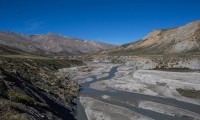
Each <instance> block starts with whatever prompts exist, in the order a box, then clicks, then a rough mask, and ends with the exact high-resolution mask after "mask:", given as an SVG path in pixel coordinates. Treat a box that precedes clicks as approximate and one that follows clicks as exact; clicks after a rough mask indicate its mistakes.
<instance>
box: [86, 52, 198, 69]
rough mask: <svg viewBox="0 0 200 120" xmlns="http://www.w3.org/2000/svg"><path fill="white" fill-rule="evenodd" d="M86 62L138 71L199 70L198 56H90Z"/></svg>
mask: <svg viewBox="0 0 200 120" xmlns="http://www.w3.org/2000/svg"><path fill="white" fill-rule="evenodd" d="M86 60H90V61H91V60H92V61H93V62H94V63H107V62H112V63H125V64H126V65H128V66H133V67H136V68H138V69H171V68H179V69H193V70H200V58H199V57H198V56H146V57H145V56H143V57H142V56H108V55H96V56H92V57H91V56H90V58H87V59H86Z"/></svg>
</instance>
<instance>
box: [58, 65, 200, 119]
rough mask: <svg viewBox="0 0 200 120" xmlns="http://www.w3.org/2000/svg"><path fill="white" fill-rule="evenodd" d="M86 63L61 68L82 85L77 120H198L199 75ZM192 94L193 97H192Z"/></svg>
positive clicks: (60, 71) (63, 72)
mask: <svg viewBox="0 0 200 120" xmlns="http://www.w3.org/2000/svg"><path fill="white" fill-rule="evenodd" d="M136 67H137V66H135V67H133V66H128V65H119V64H88V65H86V66H82V67H73V68H66V69H60V70H59V72H58V73H57V74H58V75H60V76H63V75H66V74H68V75H71V76H70V77H71V78H72V79H73V80H74V81H77V82H78V83H79V84H80V85H81V86H82V89H83V90H82V91H81V92H80V95H79V98H78V102H77V103H78V109H77V118H78V120H87V119H88V120H150V119H155V120H199V119H200V100H199V98H200V96H199V92H200V87H199V86H200V82H199V77H200V73H199V72H198V71H196V72H175V71H160V70H142V69H136ZM192 94H193V95H192Z"/></svg>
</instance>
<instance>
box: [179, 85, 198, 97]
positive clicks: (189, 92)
mask: <svg viewBox="0 0 200 120" xmlns="http://www.w3.org/2000/svg"><path fill="white" fill-rule="evenodd" d="M176 90H177V91H178V93H179V94H181V95H182V96H185V97H189V98H198V99H200V90H190V89H182V88H177V89H176Z"/></svg>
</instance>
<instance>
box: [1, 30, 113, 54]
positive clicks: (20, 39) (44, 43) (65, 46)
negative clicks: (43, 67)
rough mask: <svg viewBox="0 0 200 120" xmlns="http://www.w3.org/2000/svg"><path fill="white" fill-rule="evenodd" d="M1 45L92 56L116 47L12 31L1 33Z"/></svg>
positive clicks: (43, 51) (38, 51)
mask: <svg viewBox="0 0 200 120" xmlns="http://www.w3.org/2000/svg"><path fill="white" fill-rule="evenodd" d="M0 44H1V45H5V46H9V47H12V48H16V49H19V50H22V51H26V52H33V53H40V54H53V55H54V54H56V55H80V54H90V53H95V52H99V51H101V50H105V49H109V48H112V47H114V46H115V45H111V44H106V43H101V42H95V41H88V40H81V39H79V38H71V37H66V36H63V35H59V34H54V33H48V34H32V35H25V34H19V33H15V32H10V31H2V32H0Z"/></svg>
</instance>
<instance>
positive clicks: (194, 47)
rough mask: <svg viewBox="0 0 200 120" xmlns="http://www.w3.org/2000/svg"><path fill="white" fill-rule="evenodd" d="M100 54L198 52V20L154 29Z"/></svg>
mask: <svg viewBox="0 0 200 120" xmlns="http://www.w3.org/2000/svg"><path fill="white" fill-rule="evenodd" d="M100 54H110V55H111V54H112V55H167V54H176V55H177V54H178V55H179V54H195V55H199V54H200V20H199V21H194V22H191V23H188V24H186V25H184V26H181V27H176V28H170V29H161V30H154V31H152V32H150V33H149V34H148V35H147V36H145V37H144V38H142V39H141V40H138V41H136V42H132V43H129V44H125V45H122V46H117V47H113V48H111V49H109V50H105V51H102V52H100Z"/></svg>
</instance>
